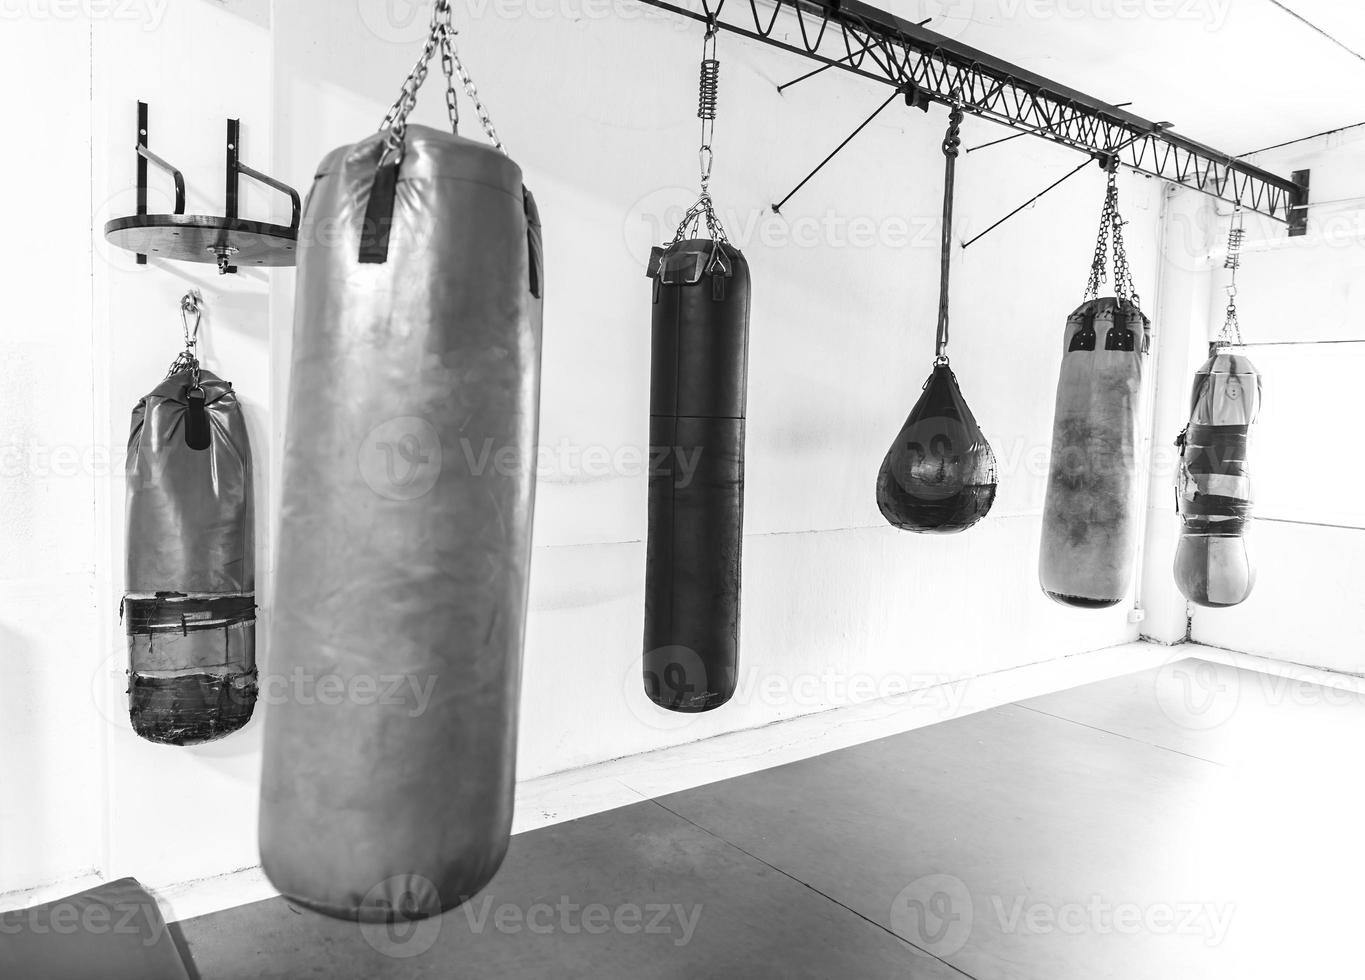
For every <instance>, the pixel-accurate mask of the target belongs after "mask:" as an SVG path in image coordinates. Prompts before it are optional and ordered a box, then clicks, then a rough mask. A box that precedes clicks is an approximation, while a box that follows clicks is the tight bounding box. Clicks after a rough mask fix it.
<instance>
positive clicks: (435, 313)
mask: <svg viewBox="0 0 1365 980" xmlns="http://www.w3.org/2000/svg"><path fill="white" fill-rule="evenodd" d="M449 17H450V9H449V6H448V4H447V3H445V2H439V3H438V4H437V9H436V15H435V17H434V18H433V25H432V40H431V41H430V42H429V43H428V47H427V50H426V52H425V53H424V55H423V58H422V60H421V61H420V62H419V64H418V67H417V68H416V69H414V71H413V75H411V76H409V78H408V82H407V83H406V84H405V86H404V94H403V96H402V97H401V98H400V101H399V104H398V105H396V106H395V107H394V108H393V109H392V110H391V111H390V115H389V117H388V118H386V120H385V124H384V128H383V129H382V130H381V131H380V133H378V134H377V135H375V136H372V137H370V138H368V139H364V140H362V141H360V142H359V143H356V144H354V145H351V146H344V147H341V148H340V149H337V150H335V151H333V152H332V153H330V154H329V155H328V156H327V157H326V158H325V159H324V160H323V161H322V163H321V165H320V166H319V167H318V171H317V177H316V178H315V180H314V183H313V186H312V191H311V193H310V196H309V200H308V204H307V207H306V208H305V211H304V215H303V224H302V227H301V229H300V233H299V241H300V243H301V247H300V252H299V263H298V280H297V282H298V284H297V298H296V300H295V311H294V348H293V372H292V375H291V378H290V390H289V415H288V424H287V429H286V439H285V452H284V472H283V490H282V511H281V517H280V543H279V556H280V557H279V571H278V584H277V588H276V594H275V610H274V617H273V626H272V629H271V634H270V639H271V646H270V650H271V657H272V677H277V678H279V679H281V681H282V682H283V683H284V684H285V685H287V687H286V690H287V691H288V697H285V698H282V699H281V701H280V703H278V704H274V705H272V707H271V710H270V712H269V714H268V717H267V724H266V732H265V759H264V772H263V777H262V791H261V814H260V841H261V858H262V864H263V866H264V869H265V872H266V874H267V875H268V876H269V878H270V880H271V882H272V883H273V884H274V885H275V887H276V888H278V889H279V890H280V891H281V892H282V893H283V894H285V895H286V896H287V897H289V898H290V899H291V900H292V901H294V902H297V903H299V904H301V905H305V906H307V907H309V908H312V909H315V910H317V911H320V912H324V913H326V914H328V915H333V916H337V917H340V918H350V919H358V920H360V921H365V922H376V921H377V922H384V921H394V920H396V919H413V918H422V917H425V916H429V915H433V914H436V913H439V912H441V911H444V910H445V909H448V908H451V907H453V906H455V905H458V904H459V903H461V902H463V901H465V900H466V899H468V898H470V897H471V896H473V895H474V894H475V893H476V892H478V891H479V889H480V888H482V887H483V886H484V885H485V884H486V883H487V882H488V880H489V879H490V878H491V877H492V876H493V874H494V873H495V872H496V871H497V868H498V866H499V864H500V863H501V861H502V859H503V855H504V854H505V852H506V849H507V843H508V834H509V831H510V828H511V821H512V801H513V786H514V779H515V774H514V763H515V758H516V734H517V700H518V696H519V691H520V679H521V656H522V642H523V637H524V632H525V617H526V599H527V578H528V572H529V568H530V560H531V515H532V504H533V497H534V491H535V480H534V459H535V441H536V428H537V411H538V400H539V375H540V333H541V300H540V294H541V282H542V281H543V280H542V270H541V267H540V228H539V222H538V219H537V216H536V210H535V206H534V204H533V203H532V200H531V196H530V194H529V192H527V191H526V189H525V187H524V186H523V183H522V174H521V170H520V169H519V168H518V167H517V165H516V164H515V163H513V162H512V161H511V160H510V159H509V158H508V157H507V156H506V155H504V154H503V153H502V152H501V144H500V143H498V142H497V137H496V134H494V133H493V131H492V127H491V125H490V124H488V123H487V118H486V114H485V113H484V112H483V111H482V106H479V109H480V116H481V118H483V120H484V124H485V129H486V131H487V132H488V135H489V138H490V139H491V140H492V141H493V143H494V146H487V145H483V144H481V143H477V142H473V141H471V140H467V139H463V138H461V137H459V136H455V135H451V134H450V133H444V132H438V131H437V130H434V129H429V128H427V127H424V126H417V125H411V126H409V125H407V124H406V116H407V112H408V111H409V109H410V108H411V105H412V99H413V97H414V96H415V94H416V93H415V90H416V87H417V85H418V84H419V82H420V77H421V76H424V75H425V70H426V61H427V59H428V58H429V57H430V56H431V54H432V51H433V50H434V48H435V47H436V46H437V45H438V44H439V45H440V46H441V47H442V48H443V49H444V53H445V54H446V56H447V59H448V61H447V74H449V73H450V66H451V65H454V66H455V67H456V68H457V69H458V68H459V62H458V61H457V60H455V52H454V47H453V44H452V43H451V39H452V37H453V31H452V30H451V28H450V24H449ZM459 70H460V71H461V74H463V69H459ZM450 83H451V101H452V104H453V101H454V96H453V92H454V89H453V79H451V80H450ZM468 90H469V89H468V88H467V91H468ZM471 94H472V93H471ZM452 116H453V112H452ZM455 121H456V120H455V119H453V118H452V125H453V124H454V122H455ZM495 147H496V148H495Z"/></svg>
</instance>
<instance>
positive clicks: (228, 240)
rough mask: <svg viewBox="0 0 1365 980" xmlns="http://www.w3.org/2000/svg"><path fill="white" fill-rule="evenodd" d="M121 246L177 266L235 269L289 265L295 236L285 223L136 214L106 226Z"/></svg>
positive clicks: (106, 234)
mask: <svg viewBox="0 0 1365 980" xmlns="http://www.w3.org/2000/svg"><path fill="white" fill-rule="evenodd" d="M104 237H105V238H106V239H108V240H109V242H110V243H112V244H114V245H117V246H118V247H119V248H126V249H127V250H128V251H130V252H137V253H139V254H141V255H146V256H149V257H152V258H161V259H176V260H178V261H181V262H214V263H216V262H218V261H219V256H220V255H222V254H223V251H224V250H225V249H226V250H229V251H228V254H227V261H228V262H229V263H230V264H231V265H235V266H252V265H260V266H283V265H293V264H294V262H295V259H296V256H297V246H298V233H297V232H296V231H295V230H294V229H292V228H289V227H287V226H285V225H272V224H268V223H266V222H263V221H247V220H244V219H242V218H225V217H217V216H214V215H204V214H134V215H129V216H128V217H126V218H115V219H114V220H112V221H109V222H106V223H105V225H104Z"/></svg>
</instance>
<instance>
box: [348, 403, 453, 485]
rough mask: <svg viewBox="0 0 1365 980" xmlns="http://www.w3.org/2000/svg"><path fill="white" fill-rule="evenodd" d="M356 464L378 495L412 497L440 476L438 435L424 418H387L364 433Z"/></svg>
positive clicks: (412, 416)
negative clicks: (366, 433) (387, 419)
mask: <svg viewBox="0 0 1365 980" xmlns="http://www.w3.org/2000/svg"><path fill="white" fill-rule="evenodd" d="M356 465H357V466H358V467H359V469H360V475H361V477H362V478H363V479H364V480H365V482H366V483H367V484H368V485H369V487H370V489H371V490H373V491H374V492H375V493H377V494H379V496H381V497H384V498H386V499H388V500H416V499H417V498H418V497H422V496H425V495H426V494H428V493H430V492H431V488H432V487H434V486H435V485H436V480H437V479H438V478H439V477H440V475H441V437H440V436H439V435H438V434H437V432H436V429H435V427H434V426H433V425H432V424H431V423H430V422H428V421H427V420H426V419H422V418H418V417H416V416H414V415H405V416H403V417H402V418H396V419H389V421H387V422H383V423H381V424H379V425H376V426H375V427H374V428H373V429H371V430H370V432H369V434H368V435H366V436H365V439H364V440H363V441H362V442H361V444H360V450H359V452H357V453H356Z"/></svg>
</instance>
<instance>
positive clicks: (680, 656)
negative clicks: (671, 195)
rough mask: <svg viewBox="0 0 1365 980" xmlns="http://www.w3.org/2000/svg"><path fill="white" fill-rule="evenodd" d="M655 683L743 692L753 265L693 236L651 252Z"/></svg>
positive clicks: (660, 693) (649, 671) (649, 556)
mask: <svg viewBox="0 0 1365 980" xmlns="http://www.w3.org/2000/svg"><path fill="white" fill-rule="evenodd" d="M649 275H650V276H651V278H652V279H653V280H654V286H653V293H654V313H653V317H652V322H651V344H650V350H651V361H652V365H651V372H650V416H649V443H650V459H651V466H650V474H649V535H648V544H647V547H646V557H645V644H644V649H645V654H644V678H645V692H646V693H647V694H648V695H649V697H650V699H651V700H653V701H654V703H655V704H657V705H659V706H660V707H663V708H669V709H671V710H673V711H708V710H710V709H712V708H717V707H719V706H720V705H722V704H724V703H725V702H726V701H728V700H729V699H730V697H731V696H732V695H733V694H734V692H735V684H736V671H737V669H738V663H739V595H740V564H741V562H740V558H741V552H742V547H743V541H744V407H745V395H746V389H747V384H746V367H747V362H748V345H749V265H748V263H747V262H745V261H744V256H743V255H741V254H740V251H739V249H737V248H734V247H733V246H731V245H729V244H727V243H725V242H723V241H710V240H705V239H684V240H681V241H678V242H675V243H674V244H672V245H670V246H669V247H668V248H666V249H659V248H656V249H655V250H654V254H653V255H652V256H651V259H650V268H649Z"/></svg>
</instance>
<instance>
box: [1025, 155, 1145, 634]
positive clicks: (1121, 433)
mask: <svg viewBox="0 0 1365 980" xmlns="http://www.w3.org/2000/svg"><path fill="white" fill-rule="evenodd" d="M1121 229H1122V225H1121V219H1120V218H1119V216H1118V190H1117V186H1116V184H1115V179H1114V173H1113V172H1112V171H1111V172H1110V176H1109V196H1108V197H1107V199H1106V203H1105V211H1104V217H1103V220H1102V222H1101V226H1100V238H1101V242H1102V243H1103V242H1105V241H1106V237H1105V236H1106V235H1107V234H1109V233H1110V232H1111V231H1112V234H1113V237H1114V256H1115V259H1114V265H1115V287H1116V290H1117V292H1118V295H1117V296H1109V297H1102V298H1087V300H1086V302H1084V303H1082V304H1081V306H1080V307H1079V308H1078V309H1077V310H1076V311H1075V312H1074V313H1072V314H1071V316H1070V318H1068V320H1067V324H1066V330H1065V332H1064V333H1063V335H1062V368H1061V376H1060V378H1059V379H1058V382H1057V408H1056V414H1055V417H1054V420H1053V429H1052V458H1051V461H1050V464H1049V473H1048V484H1047V497H1046V501H1045V503H1044V509H1043V536H1042V548H1041V553H1040V557H1039V579H1040V581H1041V583H1042V587H1043V591H1044V592H1046V593H1047V594H1048V595H1049V596H1050V597H1052V598H1053V599H1055V600H1056V601H1057V602H1059V603H1062V604H1063V605H1068V606H1076V607H1079V608H1083V609H1102V608H1105V607H1108V606H1115V605H1118V604H1119V603H1120V602H1122V601H1123V597H1124V595H1126V594H1127V591H1128V587H1129V585H1130V584H1131V581H1132V576H1133V564H1134V560H1135V558H1136V549H1137V530H1138V521H1137V518H1138V501H1137V482H1138V458H1137V454H1138V445H1139V407H1140V406H1139V403H1140V401H1141V398H1142V379H1143V372H1144V369H1145V366H1146V362H1147V353H1148V349H1149V347H1150V343H1151V321H1149V320H1148V319H1147V317H1146V316H1145V315H1144V314H1143V313H1142V310H1141V307H1140V305H1139V300H1138V297H1137V295H1136V293H1135V292H1134V291H1133V286H1132V279H1131V277H1130V274H1129V272H1128V264H1127V257H1126V255H1125V254H1124V247H1123V237H1122V230H1121ZM1103 255H1104V252H1103V251H1102V250H1101V249H1097V250H1096V259H1095V266H1094V267H1092V269H1091V277H1090V286H1089V289H1088V290H1087V293H1088V297H1095V296H1097V294H1098V292H1099V284H1100V282H1101V281H1102V279H1103V277H1104V272H1105V270H1104V258H1103Z"/></svg>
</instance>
